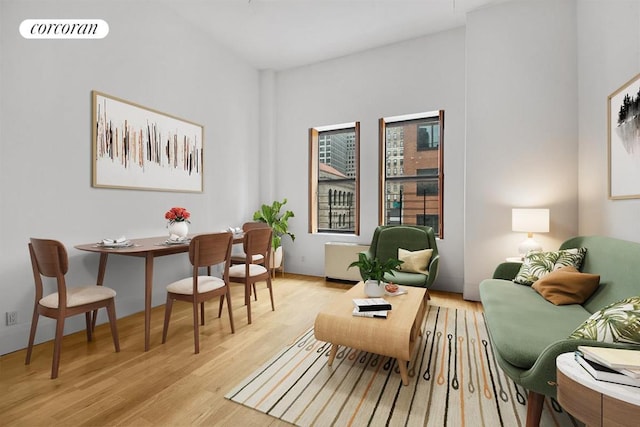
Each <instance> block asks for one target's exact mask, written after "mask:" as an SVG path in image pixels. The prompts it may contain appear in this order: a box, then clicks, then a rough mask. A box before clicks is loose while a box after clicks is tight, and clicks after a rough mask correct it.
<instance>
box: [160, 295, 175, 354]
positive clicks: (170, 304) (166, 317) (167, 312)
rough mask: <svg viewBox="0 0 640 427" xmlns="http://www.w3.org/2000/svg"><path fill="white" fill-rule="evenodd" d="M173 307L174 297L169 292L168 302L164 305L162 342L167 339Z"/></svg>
mask: <svg viewBox="0 0 640 427" xmlns="http://www.w3.org/2000/svg"><path fill="white" fill-rule="evenodd" d="M172 308H173V298H171V296H170V295H169V294H167V302H166V304H165V305H164V326H163V328H162V344H164V343H165V342H166V341H167V331H168V330H169V320H170V319H171V309H172Z"/></svg>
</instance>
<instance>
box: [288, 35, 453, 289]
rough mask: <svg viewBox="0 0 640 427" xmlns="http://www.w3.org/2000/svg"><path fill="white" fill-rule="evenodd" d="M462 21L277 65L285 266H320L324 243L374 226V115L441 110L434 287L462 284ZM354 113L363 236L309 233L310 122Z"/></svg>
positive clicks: (349, 118)
mask: <svg viewBox="0 0 640 427" xmlns="http://www.w3.org/2000/svg"><path fill="white" fill-rule="evenodd" d="M464 34H465V32H464V28H458V29H454V30H451V31H447V32H442V33H438V34H436V35H433V36H429V37H424V38H419V39H416V40H412V41H408V42H404V43H399V44H394V45H390V46H387V47H383V48H379V49H374V50H370V51H366V52H363V53H360V54H356V55H349V56H347V57H344V58H339V59H335V60H331V61H326V62H322V63H319V64H315V65H311V66H306V67H300V68H296V69H292V70H288V71H282V72H279V73H278V74H277V101H276V105H277V113H276V116H277V127H276V129H277V130H276V132H277V135H278V137H277V146H276V147H277V164H278V167H277V179H276V183H277V185H276V187H277V196H278V198H282V197H287V198H288V200H289V204H288V205H287V207H289V208H290V209H292V210H293V211H294V212H295V214H296V217H295V218H294V219H292V220H291V221H290V225H291V228H292V230H293V232H294V233H295V235H296V241H295V243H293V244H291V242H290V241H289V240H286V241H285V252H286V255H285V266H286V270H287V271H293V272H301V273H306V274H312V275H317V276H323V275H324V268H323V266H324V243H325V242H327V241H350V242H360V243H367V244H368V243H369V242H370V241H371V236H372V235H373V230H374V228H375V227H376V226H377V225H378V213H377V212H378V208H377V206H378V205H377V203H378V119H379V118H381V117H387V116H395V115H400V114H407V113H418V112H424V111H432V110H438V109H444V110H445V138H444V156H445V165H444V172H445V189H444V192H445V197H444V212H445V213H444V214H445V224H444V233H445V234H444V239H443V240H439V241H438V249H439V251H440V254H441V260H442V261H441V268H440V275H439V278H438V280H437V282H436V286H435V287H436V288H438V289H447V290H449V291H453V292H461V291H462V265H463V261H464V260H463V257H462V251H463V240H462V239H463V234H462V229H463V198H462V195H463V184H464V181H463V176H464V169H463V159H464V157H463V156H464V151H463V148H464V119H465V117H464V115H465V111H464V87H465V80H464ZM355 121H360V132H361V136H360V168H361V176H360V179H361V188H360V191H361V193H360V194H361V199H360V208H361V215H360V220H361V225H360V231H361V234H360V236H355V237H354V236H345V235H327V234H315V235H311V234H309V233H308V232H307V227H308V215H309V213H308V158H309V140H308V130H309V128H311V127H317V126H324V125H331V124H338V123H346V122H355Z"/></svg>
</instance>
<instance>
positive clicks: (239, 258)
mask: <svg viewBox="0 0 640 427" xmlns="http://www.w3.org/2000/svg"><path fill="white" fill-rule="evenodd" d="M256 228H269V225H268V224H267V223H266V222H261V221H252V222H245V223H244V224H242V232H243V233H246V232H247V231H249V230H253V229H256ZM246 259H247V254H246V253H244V252H242V253H239V254H236V255H232V256H231V265H234V264H244V263H245V260H246ZM251 262H253V263H254V264H264V256H263V255H262V254H258V255H254V256H253V258H252V260H251Z"/></svg>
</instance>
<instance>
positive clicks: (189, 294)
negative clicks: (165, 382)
mask: <svg viewBox="0 0 640 427" xmlns="http://www.w3.org/2000/svg"><path fill="white" fill-rule="evenodd" d="M232 242H233V234H232V233H229V232H225V233H212V234H201V235H198V236H195V237H193V238H192V239H191V243H190V244H189V261H190V262H191V265H192V266H193V272H192V275H191V276H190V277H187V278H185V279H181V280H178V281H176V282H173V283H171V284H169V285H167V304H166V306H165V312H164V327H163V329H162V343H163V344H164V343H165V342H166V341H167V331H168V329H169V320H170V319H171V309H172V308H173V301H175V300H177V301H185V302H189V303H191V304H192V305H193V340H194V346H195V353H196V354H198V353H200V325H202V326H204V317H205V316H204V303H205V301H208V300H210V299H212V298H215V297H220V310H219V311H218V317H220V315H221V314H222V305H223V304H224V300H225V297H226V299H227V307H228V310H229V323H230V324H231V333H235V328H234V326H233V310H232V309H231V293H230V290H229V260H230V257H231V246H232ZM217 264H224V266H223V272H222V278H220V277H215V276H212V275H211V266H213V265H217ZM204 267H206V268H207V274H206V275H200V268H204ZM198 306H200V323H198Z"/></svg>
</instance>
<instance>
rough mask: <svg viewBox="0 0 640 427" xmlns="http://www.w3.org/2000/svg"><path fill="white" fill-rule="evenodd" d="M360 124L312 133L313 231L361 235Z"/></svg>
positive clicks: (311, 221) (311, 219) (311, 203)
mask: <svg viewBox="0 0 640 427" xmlns="http://www.w3.org/2000/svg"><path fill="white" fill-rule="evenodd" d="M358 147H359V123H358V122H356V123H350V124H347V125H335V126H330V127H324V128H312V129H310V159H311V165H310V174H311V177H310V185H311V189H310V201H309V202H310V203H309V204H310V208H309V210H310V222H309V223H310V231H311V232H314V233H316V232H319V233H322V232H332V233H351V234H358V233H359V227H358V206H359V204H358V185H357V181H358Z"/></svg>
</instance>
